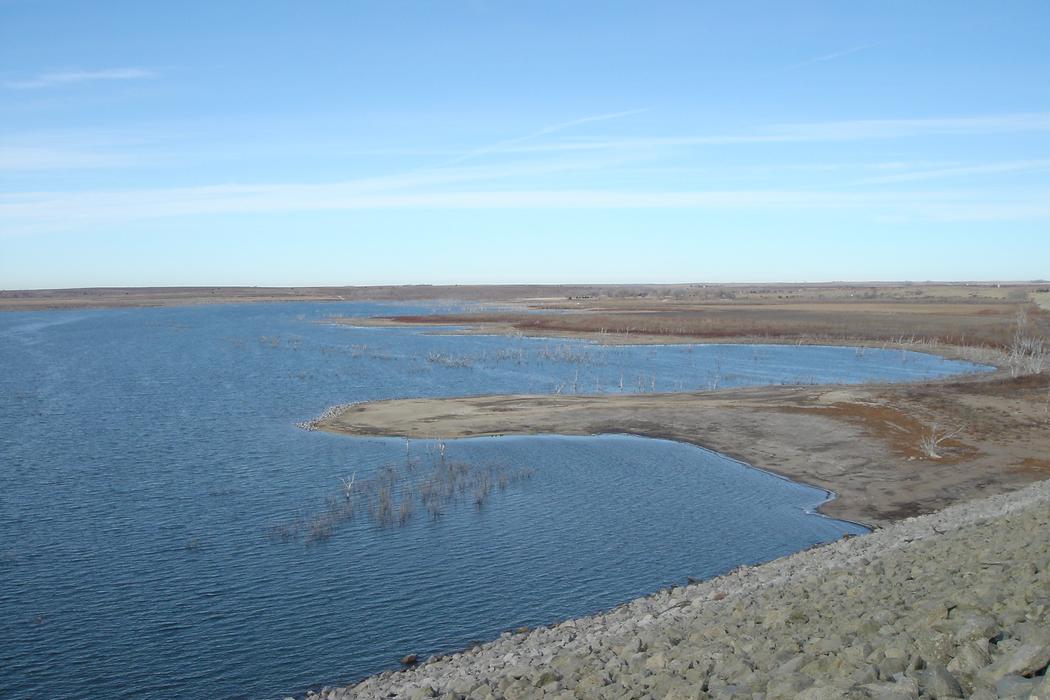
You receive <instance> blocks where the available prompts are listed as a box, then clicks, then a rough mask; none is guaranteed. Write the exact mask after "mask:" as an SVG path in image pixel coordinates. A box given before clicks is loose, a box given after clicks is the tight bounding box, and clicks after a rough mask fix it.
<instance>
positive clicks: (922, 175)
mask: <svg viewBox="0 0 1050 700" xmlns="http://www.w3.org/2000/svg"><path fill="white" fill-rule="evenodd" d="M1045 171H1050V160H1019V161H1010V162H1006V163H986V164H983V165H964V166H956V167H949V168H933V169H929V170H916V171H913V172H902V173H895V174H893V175H879V176H876V177H869V178H864V179H863V180H858V181H857V184H861V185H872V184H883V183H896V182H914V181H918V180H939V179H943V178H953V177H969V176H971V175H1002V174H1009V173H1025V172H1045Z"/></svg>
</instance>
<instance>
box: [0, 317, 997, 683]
mask: <svg viewBox="0 0 1050 700" xmlns="http://www.w3.org/2000/svg"><path fill="white" fill-rule="evenodd" d="M435 310H438V311H448V310H449V309H448V307H447V306H442V307H440V308H439V307H436V306H428V305H396V306H392V305H380V304H308V303H302V304H300V303H295V304H291V303H289V304H258V305H227V306H210V307H187V308H163V309H126V310H125V309H119V310H117V309H113V310H98V311H71V312H65V311H63V312H50V313H41V314H36V313H9V314H3V315H0V362H2V363H3V366H4V367H5V369H6V371H5V373H4V374H3V376H2V377H0V421H2V423H0V424H2V425H3V426H4V430H3V431H2V432H0V465H2V470H0V583H2V584H3V585H2V586H0V610H2V615H0V640H2V644H0V687H3V688H4V690H5V692H9V693H11V694H12V695H14V696H16V697H24V696H40V695H45V696H48V697H83V696H85V695H95V696H108V697H126V698H131V697H136V698H139V697H172V696H183V697H197V696H204V695H211V696H217V697H253V698H254V697H262V698H267V697H281V696H283V695H286V694H289V693H300V692H302V691H304V690H305V689H306V688H307V686H309V685H310V684H314V683H329V684H334V683H337V682H348V681H351V680H353V679H355V678H358V677H361V676H363V675H366V674H369V673H374V672H376V671H379V670H382V669H385V668H390V667H392V666H394V665H396V661H397V659H398V658H399V657H400V656H401V655H403V654H405V653H410V652H411V653H418V654H421V655H426V654H429V653H432V652H438V651H446V650H450V649H455V648H460V647H463V646H465V645H466V644H468V643H469V642H471V641H472V640H476V639H485V638H490V637H492V636H494V635H496V634H498V633H499V632H500V631H502V630H505V629H509V628H513V627H516V626H519V625H530V626H532V625H538V624H549V623H552V622H555V621H557V620H559V619H564V618H566V617H572V616H577V615H583V614H587V613H590V612H595V611H597V610H602V609H607V608H609V607H612V606H615V605H617V604H618V603H621V602H623V601H626V600H629V599H631V598H633V597H636V596H638V595H642V594H645V593H648V592H652V591H654V590H656V589H658V588H660V587H661V586H665V585H668V584H671V583H683V582H684V581H685V578H686V576H693V577H696V578H703V577H707V576H711V575H715V574H717V573H720V572H723V571H726V570H728V569H732V568H734V567H735V566H738V565H740V564H744V563H756V562H759V561H765V560H768V559H770V558H774V557H777V556H780V555H783V554H786V553H789V552H793V551H797V550H799V549H802V548H804V547H807V546H809V545H811V544H815V543H817V542H823V541H828V540H831V539H835V538H837V537H839V536H841V535H842V534H844V533H854V532H859V531H860V529H859V528H858V527H857V526H854V525H851V524H849V523H842V522H840V521H835V520H830V519H828V518H822V517H819V516H815V515H813V514H812V510H813V509H814V508H815V507H816V506H817V505H819V503H821V502H822V501H823V500H824V499H825V498H826V494H825V493H824V492H822V491H820V490H817V489H812V488H810V487H807V486H803V485H799V484H794V483H792V482H789V481H785V480H783V479H779V478H777V477H774V476H772V475H769V474H765V473H763V472H759V471H757V470H753V469H750V468H748V467H746V466H744V465H741V464H739V463H737V462H733V461H732V460H729V459H727V458H724V457H721V456H720V455H717V454H714V453H710V452H708V451H705V450H702V449H700V448H696V447H693V446H689V445H683V444H679V443H672V442H666V441H661V440H651V439H642V438H634V437H629V436H616V435H611V436H595V437H582V438H581V437H575V438H569V437H559V436H533V437H503V438H478V439H470V440H458V441H448V442H447V443H445V448H444V449H445V455H444V457H445V459H446V460H449V461H454V462H457V463H465V464H472V465H490V466H492V467H493V468H494V469H499V468H507V469H517V468H526V467H527V468H529V469H530V470H531V471H532V476H531V478H529V479H527V480H522V481H518V482H515V483H513V484H510V485H508V486H507V488H506V489H499V488H498V487H497V488H495V489H494V490H493V493H492V496H491V497H490V498H489V499H488V500H487V501H486V502H485V504H484V505H483V507H481V508H478V507H476V506H475V504H474V503H473V502H472V501H471V499H470V498H469V496H465V497H464V498H459V497H458V496H457V497H454V498H452V499H451V500H449V501H448V503H447V504H446V506H445V507H444V509H443V512H442V514H441V516H440V517H439V518H436V519H435V518H429V517H427V514H426V513H425V512H424V511H422V510H417V512H416V513H415V514H414V515H413V516H412V517H411V518H409V519H408V520H407V522H406V524H404V525H403V526H397V527H392V526H390V527H383V526H380V525H378V524H377V523H376V522H374V521H373V520H371V519H369V518H367V517H364V516H363V515H361V516H359V517H358V516H355V517H354V518H353V519H351V520H348V521H347V522H345V523H343V524H341V525H340V527H338V528H336V529H334V531H333V533H332V535H331V536H330V538H328V539H327V540H325V541H323V542H318V543H315V544H307V543H306V542H305V541H304V539H303V538H302V537H292V538H289V539H288V540H280V539H275V538H274V537H272V536H271V533H272V530H273V528H274V527H275V526H278V525H280V524H282V523H287V522H290V521H295V520H297V519H300V518H303V519H308V518H309V517H311V516H312V515H313V514H315V513H318V512H323V510H324V509H325V508H326V503H327V501H328V499H330V498H332V497H336V498H338V497H339V490H340V483H341V482H340V479H342V478H346V477H349V476H350V475H351V474H356V476H357V478H359V479H361V480H362V481H363V480H366V479H370V478H374V477H375V476H376V475H378V474H379V473H380V472H381V471H382V470H383V469H384V468H387V467H389V466H390V465H399V468H400V465H404V464H405V463H406V461H409V460H415V462H416V464H417V466H416V467H415V468H417V469H419V470H425V469H426V468H427V465H428V464H432V463H434V461H435V460H439V459H440V458H441V457H440V454H439V449H440V448H439V446H438V444H437V443H436V442H435V441H412V442H409V443H407V444H406V443H405V441H403V440H395V439H379V438H374V439H373V438H347V437H342V436H334V435H326V434H320V433H309V432H306V431H302V430H300V429H298V428H297V427H296V423H298V422H301V421H305V420H309V419H311V418H313V417H314V416H316V415H317V414H319V413H320V412H321V411H322V410H324V409H325V408H326V407H328V406H331V405H333V404H338V403H345V402H349V401H367V400H376V399H384V398H397V397H414V396H420V397H423V396H447V395H463V394H491V393H555V392H563V393H566V392H572V391H575V392H577V393H589V392H616V391H625V392H631V391H638V392H641V391H679V390H695V389H704V388H713V387H728V386H744V385H759V384H776V383H826V382H864V381H886V380H893V381H910V380H915V379H923V378H932V377H939V376H946V375H950V374H956V373H960V372H968V371H981V370H982V368H980V367H977V366H974V365H968V364H966V363H961V362H953V361H949V360H944V359H942V358H939V357H934V356H931V355H924V354H920V353H909V352H902V351H900V350H876V349H853V348H829V347H801V348H800V347H795V346H711V345H684V346H683V345H673V346H631V347H612V346H602V345H595V344H593V343H588V342H583V341H568V340H562V339H558V340H550V339H542V338H509V337H497V336H448V335H433V334H431V333H428V332H424V331H421V330H417V329H407V328H406V329H402V328H397V329H387V328H360V329H358V328H346V327H338V326H334V325H329V324H326V323H324V320H325V318H326V317H327V316H329V315H333V314H339V315H348V316H349V315H356V316H362V315H383V314H391V313H428V312H434V311H435Z"/></svg>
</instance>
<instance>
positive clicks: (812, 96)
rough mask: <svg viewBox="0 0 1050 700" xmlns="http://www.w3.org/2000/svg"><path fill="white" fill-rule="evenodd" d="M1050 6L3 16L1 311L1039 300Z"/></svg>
mask: <svg viewBox="0 0 1050 700" xmlns="http://www.w3.org/2000/svg"><path fill="white" fill-rule="evenodd" d="M1048 35H1050V3H1047V2H1045V1H1043V0H1035V1H1031V2H1025V1H1023V0H1007V1H1005V2H998V3H959V2H955V1H954V0H952V1H940V0H930V1H927V2H914V0H907V1H896V0H887V1H885V2H807V1H805V0H800V1H798V2H791V3H785V2H780V1H779V0H777V1H769V2H757V1H750V0H743V1H740V2H719V3H715V2H700V1H699V0H691V1H689V2H672V1H658V0H652V1H647V2H642V1H638V2H621V1H616V0H605V1H602V2H597V1H595V2H590V1H587V0H579V1H574V2H563V1H555V2H547V1H543V0H535V1H530V2H510V1H497V0H448V1H443V2H436V1H434V2H422V1H420V2H402V1H400V0H376V1H368V0H359V1H356V2H345V1H338V2H336V1H333V2H322V1H317V2H308V1H303V0H298V1H295V2H291V1H289V2H283V1H279V0H270V1H267V2H256V1H251V2H249V1H239V0H225V1H223V2H194V1H192V0H187V1H185V2H178V3H151V2H141V1H135V2H124V1H122V0H107V2H105V3H92V2H82V1H64V0H0V289H26V288H54V287H80V286H146V285H286V286H304V285H356V284H398V283H429V284H455V283H462V284H467V283H524V282H535V283H557V282H566V283H570V282H578V283H612V282H629V283H638V282H653V283H670V282H767V281H784V282H802V281H814V282H815V281H831V280H847V281H849V280H855V281H860V280H916V281H918V280H1029V279H1040V278H1050V89H1048V86H1050V42H1048V41H1047V40H1046V37H1047V36H1048Z"/></svg>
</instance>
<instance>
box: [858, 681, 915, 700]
mask: <svg viewBox="0 0 1050 700" xmlns="http://www.w3.org/2000/svg"><path fill="white" fill-rule="evenodd" d="M860 687H861V689H862V690H864V692H865V693H866V694H867V695H868V696H869V697H870V698H872V700H914V699H915V698H918V697H919V686H918V685H916V684H915V683H914V682H907V683H896V682H895V683H886V682H883V683H866V684H864V685H862V686H860Z"/></svg>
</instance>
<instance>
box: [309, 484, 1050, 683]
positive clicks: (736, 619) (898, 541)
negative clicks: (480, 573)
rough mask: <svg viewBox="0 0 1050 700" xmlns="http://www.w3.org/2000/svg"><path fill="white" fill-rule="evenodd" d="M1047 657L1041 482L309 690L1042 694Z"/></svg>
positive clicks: (1047, 551) (1049, 578)
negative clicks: (418, 661) (349, 681)
mask: <svg viewBox="0 0 1050 700" xmlns="http://www.w3.org/2000/svg"><path fill="white" fill-rule="evenodd" d="M610 575H614V573H612V572H611V573H610ZM1048 664H1050V481H1043V482H1038V483H1036V484H1033V485H1031V486H1028V487H1026V488H1025V489H1023V490H1020V491H1017V492H1015V493H1012V494H1004V495H999V496H993V497H990V498H985V499H980V500H976V501H972V502H967V503H962V504H957V505H954V506H951V507H949V508H947V509H945V510H943V511H941V512H938V513H935V514H931V515H926V516H920V517H915V518H909V519H906V520H903V521H901V522H899V523H896V524H894V525H891V526H889V527H887V528H885V529H881V530H877V531H875V532H873V533H871V534H869V535H865V536H863V537H854V538H849V539H842V540H839V541H837V542H834V543H832V544H829V545H825V546H823V547H819V548H815V549H810V550H807V551H804V552H800V553H798V554H794V555H792V556H789V557H785V558H783V559H779V560H776V561H773V562H770V563H768V564H764V565H762V566H757V567H741V568H739V569H737V570H735V571H733V572H731V573H729V574H727V575H725V576H721V577H718V578H715V579H711V580H709V581H705V582H702V583H698V584H692V585H689V586H687V587H684V588H672V589H670V590H665V591H661V592H660V593H657V594H655V595H652V596H648V597H645V598H640V599H638V600H635V601H632V602H630V603H627V604H625V605H622V606H620V607H618V608H615V609H614V610H611V611H609V612H607V613H603V614H598V615H593V616H590V617H584V618H580V619H577V620H569V621H567V622H562V623H560V624H557V625H554V626H552V627H549V628H548V627H541V628H537V629H535V630H531V631H528V632H524V633H516V634H510V633H505V634H504V635H502V637H501V638H500V639H498V640H496V641H493V642H490V643H488V644H484V645H480V646H477V647H474V648H472V649H469V650H466V651H463V652H459V653H454V654H450V655H447V656H442V657H432V658H431V659H428V660H427V661H426V662H425V663H423V664H422V665H420V666H417V667H415V668H411V669H408V670H405V671H400V672H389V671H388V672H385V673H383V674H380V675H378V676H373V677H371V678H368V679H366V680H364V681H362V682H361V683H359V684H357V685H353V686H348V687H345V688H325V689H322V690H321V691H320V692H315V693H310V694H309V695H308V696H307V697H308V698H311V699H313V698H318V699H320V698H323V699H324V700H341V699H350V698H430V697H440V698H456V699H461V698H558V699H564V700H570V699H575V698H650V697H652V698H765V699H766V700H776V699H778V698H800V699H803V700H805V699H809V700H816V699H829V700H830V699H832V698H835V699H838V698H886V699H891V698H892V699H896V698H919V697H930V698H963V697H968V698H982V699H983V698H997V697H998V698H1041V699H1042V698H1050V678H1048V677H1047V675H1046V672H1047V665H1048Z"/></svg>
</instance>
